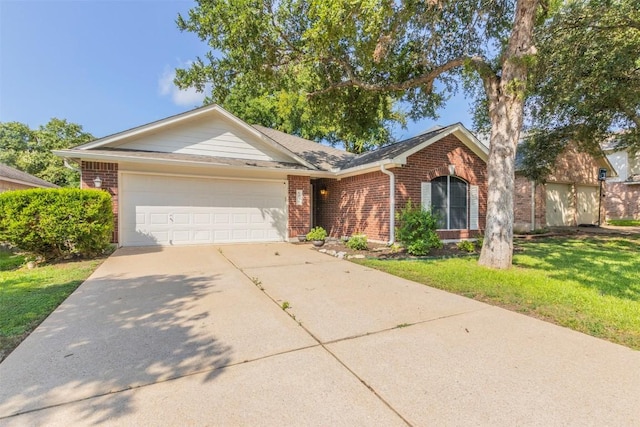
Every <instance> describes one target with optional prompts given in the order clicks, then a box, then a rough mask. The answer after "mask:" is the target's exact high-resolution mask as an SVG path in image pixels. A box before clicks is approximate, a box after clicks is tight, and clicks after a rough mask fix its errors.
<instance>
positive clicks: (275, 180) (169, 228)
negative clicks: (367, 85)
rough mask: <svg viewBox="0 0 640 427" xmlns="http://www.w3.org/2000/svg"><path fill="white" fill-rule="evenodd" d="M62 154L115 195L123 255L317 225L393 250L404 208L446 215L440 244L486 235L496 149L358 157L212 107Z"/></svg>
mask: <svg viewBox="0 0 640 427" xmlns="http://www.w3.org/2000/svg"><path fill="white" fill-rule="evenodd" d="M55 153H56V154H57V155H59V156H61V157H64V158H66V159H68V160H69V161H73V162H75V163H76V164H78V165H79V166H80V170H81V174H82V176H81V186H82V188H95V187H99V188H102V189H103V190H105V191H108V192H109V193H110V194H111V196H112V199H113V202H114V203H113V206H114V214H115V215H116V232H115V235H114V241H115V242H118V243H119V245H121V246H143V245H180V244H199V243H223V242H269V241H286V240H292V239H297V236H298V235H301V234H306V233H307V232H308V231H309V229H310V228H312V227H313V226H316V225H319V226H322V227H324V228H326V229H327V231H328V232H329V234H330V236H332V237H341V236H344V235H352V234H355V233H364V234H366V235H367V236H368V238H369V239H370V240H375V241H384V242H389V241H394V240H395V236H394V234H395V213H396V212H398V211H399V209H401V208H402V207H404V206H405V204H406V203H407V201H408V200H411V201H412V202H413V204H414V205H422V206H425V207H430V208H431V209H432V210H433V211H434V212H436V213H438V215H439V216H440V230H439V234H440V236H441V237H442V238H444V239H461V238H468V237H475V236H476V235H477V234H479V233H480V231H481V230H482V229H483V228H484V225H485V216H486V203H487V202H486V194H487V177H486V160H487V156H488V149H487V147H486V146H484V145H483V144H482V143H480V142H479V141H478V140H477V139H476V138H475V136H473V135H472V134H471V133H470V132H469V131H468V130H467V129H466V128H464V126H462V125H461V124H454V125H451V126H447V127H439V128H434V129H432V130H431V131H429V132H426V133H424V134H422V135H418V136H416V137H414V138H410V139H407V140H405V141H401V142H398V143H396V144H392V145H389V146H385V147H383V148H380V149H378V150H375V151H372V152H368V153H365V154H362V155H355V154H352V153H348V152H346V151H343V150H339V149H336V148H332V147H328V146H325V145H322V144H318V143H315V142H313V141H309V140H305V139H302V138H299V137H296V136H292V135H288V134H285V133H282V132H279V131H276V130H273V129H268V128H265V127H262V126H251V125H249V124H247V123H245V122H243V121H242V120H240V119H239V118H237V117H235V116H233V115H232V114H230V113H229V112H227V111H226V110H224V109H223V108H221V107H219V106H217V105H210V106H206V107H201V108H198V109H195V110H191V111H188V112H186V113H183V114H179V115H176V116H172V117H168V118H166V119H163V120H159V121H157V122H153V123H149V124H146V125H143V126H140V127H137V128H134V129H130V130H127V131H124V132H120V133H117V134H114V135H111V136H107V137H105V138H101V139H98V140H95V141H92V142H90V143H88V144H84V145H81V146H78V147H74V148H71V149H67V150H57V151H55Z"/></svg>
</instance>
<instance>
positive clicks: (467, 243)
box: [457, 240, 476, 253]
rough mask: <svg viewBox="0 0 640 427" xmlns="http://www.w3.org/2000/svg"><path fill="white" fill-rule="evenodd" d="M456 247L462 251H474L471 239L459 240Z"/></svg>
mask: <svg viewBox="0 0 640 427" xmlns="http://www.w3.org/2000/svg"><path fill="white" fill-rule="evenodd" d="M457 246H458V249H460V250H461V251H462V252H469V253H471V252H474V251H475V250H476V245H475V243H474V242H472V241H471V240H460V241H459V242H458V244H457Z"/></svg>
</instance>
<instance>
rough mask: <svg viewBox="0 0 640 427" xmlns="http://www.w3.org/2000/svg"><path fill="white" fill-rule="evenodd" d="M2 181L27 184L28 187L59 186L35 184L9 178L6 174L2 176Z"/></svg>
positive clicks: (0, 178) (0, 179) (54, 186)
mask: <svg viewBox="0 0 640 427" xmlns="http://www.w3.org/2000/svg"><path fill="white" fill-rule="evenodd" d="M0 181H5V182H12V183H14V184H20V185H26V186H27V187H32V188H58V186H57V185H55V184H51V185H40V184H34V183H33V182H28V181H23V180H21V179H16V178H8V177H5V176H0Z"/></svg>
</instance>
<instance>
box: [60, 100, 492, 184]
mask: <svg viewBox="0 0 640 427" xmlns="http://www.w3.org/2000/svg"><path fill="white" fill-rule="evenodd" d="M209 116H210V117H222V118H223V120H225V121H228V122H231V123H233V124H235V125H236V126H238V127H239V128H240V129H242V130H243V131H245V132H247V133H249V134H251V135H253V136H254V137H256V139H257V140H259V141H261V142H262V143H263V144H265V146H266V147H269V148H270V149H271V150H275V151H276V152H277V153H280V154H281V156H280V158H278V159H274V161H265V160H247V159H243V158H233V157H232V158H228V157H224V158H223V157H216V154H215V153H211V154H210V155H209V156H207V155H199V153H193V152H192V153H188V152H184V151H174V152H166V151H162V152H160V151H157V150H145V148H144V144H137V145H136V144H133V145H132V144H131V141H137V140H139V138H140V137H145V136H148V137H155V135H156V134H158V133H159V132H161V131H163V130H165V129H174V128H172V127H171V126H172V125H175V124H180V123H182V124H186V123H187V122H188V121H190V120H193V119H195V118H199V117H200V118H201V117H205V118H206V117H209ZM192 123H198V122H192ZM448 135H455V136H456V137H457V138H458V139H459V140H460V141H461V142H462V143H463V144H465V145H466V146H467V147H468V148H469V149H470V150H471V151H473V152H474V153H475V154H476V155H478V156H479V157H480V158H481V159H482V160H484V161H485V162H486V161H487V158H488V152H489V151H488V148H487V147H486V146H485V145H484V144H482V143H481V142H480V141H479V140H478V139H477V138H476V137H475V136H474V135H473V134H472V133H471V132H469V130H467V129H466V128H465V127H464V126H463V125H462V124H461V123H455V124H453V125H450V126H445V127H435V128H432V129H430V130H429V131H427V132H425V133H422V134H420V135H417V136H414V137H412V138H409V139H406V140H403V141H399V142H397V143H394V144H390V145H386V146H383V147H380V148H378V149H376V150H373V151H369V152H366V153H363V154H358V155H357V154H353V153H350V152H347V151H345V150H340V149H337V148H334V147H330V146H327V145H324V144H320V143H317V142H314V141H310V140H307V139H304V138H300V137H298V136H294V135H289V134H286V133H284V132H280V131H278V130H275V129H270V128H267V127H264V126H260V125H249V124H247V123H246V122H244V121H242V120H241V119H239V118H237V117H236V116H234V115H233V114H231V113H229V112H228V111H226V110H224V109H223V108H222V107H220V106H218V105H215V104H213V105H208V106H205V107H200V108H196V109H194V110H190V111H187V112H185V113H182V114H177V115H175V116H171V117H167V118H165V119H162V120H158V121H155V122H152V123H148V124H146V125H142V126H138V127H135V128H132V129H129V130H126V131H123V132H119V133H116V134H113V135H109V136H106V137H104V138H100V139H97V140H94V141H91V142H89V143H86V144H82V145H79V146H77V147H74V148H71V149H67V150H56V151H54V153H55V154H56V155H59V156H61V157H66V158H73V159H91V160H98V161H115V162H117V161H128V162H141V163H148V162H155V163H162V164H169V163H173V164H175V163H179V164H188V163H192V164H194V165H195V164H199V165H204V164H209V165H212V166H214V165H215V166H221V167H261V168H268V169H291V170H295V171H299V170H306V171H308V172H309V173H310V174H311V175H314V176H326V177H332V176H337V177H341V176H346V175H351V174H359V173H362V172H364V171H365V170H367V171H368V170H373V169H378V168H380V167H381V165H383V164H387V165H390V164H395V165H403V164H405V163H406V162H407V158H408V157H409V156H410V155H411V154H414V153H416V152H418V151H420V150H422V149H423V148H425V147H427V146H429V145H431V144H433V143H435V142H437V141H439V140H440V139H442V138H444V137H446V136H448ZM276 160H277V161H276ZM289 160H290V161H289Z"/></svg>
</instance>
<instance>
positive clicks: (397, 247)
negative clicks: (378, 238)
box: [389, 243, 402, 254]
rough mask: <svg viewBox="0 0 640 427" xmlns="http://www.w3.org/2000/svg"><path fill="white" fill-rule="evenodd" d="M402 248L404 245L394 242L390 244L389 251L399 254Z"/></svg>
mask: <svg viewBox="0 0 640 427" xmlns="http://www.w3.org/2000/svg"><path fill="white" fill-rule="evenodd" d="M401 250H402V246H400V245H399V244H397V243H393V244H392V245H391V246H389V251H390V252H391V253H392V254H397V253H398V252H400V251H401Z"/></svg>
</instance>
